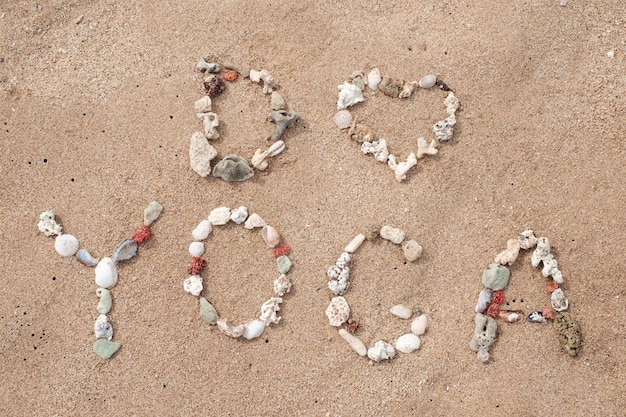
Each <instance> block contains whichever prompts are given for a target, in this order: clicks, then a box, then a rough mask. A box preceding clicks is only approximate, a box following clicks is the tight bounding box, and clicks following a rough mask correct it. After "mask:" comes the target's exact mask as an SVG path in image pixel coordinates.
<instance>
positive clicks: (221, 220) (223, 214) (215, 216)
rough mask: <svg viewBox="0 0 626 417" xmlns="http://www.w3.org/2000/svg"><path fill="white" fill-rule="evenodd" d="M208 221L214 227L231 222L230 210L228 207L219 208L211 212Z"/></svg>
mask: <svg viewBox="0 0 626 417" xmlns="http://www.w3.org/2000/svg"><path fill="white" fill-rule="evenodd" d="M208 220H209V221H210V222H211V224H212V225H213V226H220V225H222V224H226V223H228V221H229V220H230V209H229V208H228V207H218V208H214V209H213V210H211V213H210V214H209V218H208Z"/></svg>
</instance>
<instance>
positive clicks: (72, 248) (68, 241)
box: [54, 234, 79, 257]
mask: <svg viewBox="0 0 626 417" xmlns="http://www.w3.org/2000/svg"><path fill="white" fill-rule="evenodd" d="M78 246H79V243H78V239H77V238H76V236H74V235H69V234H62V235H58V236H57V237H56V239H54V249H55V250H56V251H57V253H58V254H59V255H61V256H63V257H67V256H73V255H74V254H75V253H76V252H77V251H78Z"/></svg>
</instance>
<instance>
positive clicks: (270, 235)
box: [261, 225, 280, 248]
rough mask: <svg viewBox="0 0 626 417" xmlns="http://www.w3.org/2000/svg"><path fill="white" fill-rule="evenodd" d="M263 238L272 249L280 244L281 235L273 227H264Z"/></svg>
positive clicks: (262, 230)
mask: <svg viewBox="0 0 626 417" xmlns="http://www.w3.org/2000/svg"><path fill="white" fill-rule="evenodd" d="M261 237H262V238H263V240H264V241H265V243H266V244H267V246H269V247H270V248H273V247H274V246H276V245H278V244H279V243H280V234H279V233H278V231H277V230H276V229H274V228H273V227H272V226H267V225H265V226H263V229H261Z"/></svg>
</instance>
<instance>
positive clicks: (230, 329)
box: [217, 319, 246, 339]
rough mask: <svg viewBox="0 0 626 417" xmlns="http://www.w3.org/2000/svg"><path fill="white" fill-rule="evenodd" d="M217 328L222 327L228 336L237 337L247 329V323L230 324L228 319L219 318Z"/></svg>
mask: <svg viewBox="0 0 626 417" xmlns="http://www.w3.org/2000/svg"><path fill="white" fill-rule="evenodd" d="M217 328H218V329H220V330H221V331H222V332H223V333H224V334H225V335H226V336H230V337H233V338H235V339H236V338H238V337H241V335H243V332H244V330H245V329H246V325H245V324H240V325H238V326H233V325H232V324H228V323H227V321H226V319H218V320H217Z"/></svg>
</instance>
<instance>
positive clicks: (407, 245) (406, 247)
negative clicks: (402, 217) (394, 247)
mask: <svg viewBox="0 0 626 417" xmlns="http://www.w3.org/2000/svg"><path fill="white" fill-rule="evenodd" d="M402 252H403V253H404V257H405V258H406V260H407V261H409V262H413V261H415V260H417V259H418V258H419V257H420V256H422V247H421V246H420V244H419V243H417V242H416V241H415V240H413V239H411V240H407V241H404V242H402Z"/></svg>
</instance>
